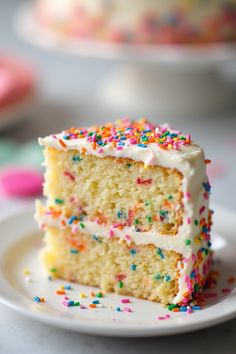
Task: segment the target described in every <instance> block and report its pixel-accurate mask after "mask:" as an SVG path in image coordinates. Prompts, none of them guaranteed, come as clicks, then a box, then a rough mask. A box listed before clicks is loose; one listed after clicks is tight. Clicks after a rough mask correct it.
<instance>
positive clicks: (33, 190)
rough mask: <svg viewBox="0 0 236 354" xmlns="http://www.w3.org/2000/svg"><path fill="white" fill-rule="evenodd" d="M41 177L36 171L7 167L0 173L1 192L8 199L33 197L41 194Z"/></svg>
mask: <svg viewBox="0 0 236 354" xmlns="http://www.w3.org/2000/svg"><path fill="white" fill-rule="evenodd" d="M42 183H43V176H42V173H40V172H39V171H36V170H32V169H28V168H23V167H9V168H7V169H5V170H3V171H1V172H0V185H1V188H2V192H3V193H4V194H5V195H7V196H9V197H33V196H37V195H40V194H41V193H42Z"/></svg>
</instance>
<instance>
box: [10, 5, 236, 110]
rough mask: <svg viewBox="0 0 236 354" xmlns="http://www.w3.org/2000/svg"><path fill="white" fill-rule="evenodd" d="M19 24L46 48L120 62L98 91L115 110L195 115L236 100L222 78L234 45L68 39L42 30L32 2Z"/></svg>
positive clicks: (21, 11) (25, 35)
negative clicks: (122, 42)
mask: <svg viewBox="0 0 236 354" xmlns="http://www.w3.org/2000/svg"><path fill="white" fill-rule="evenodd" d="M15 26H16V29H17V31H18V33H19V34H20V35H21V36H22V37H23V38H24V39H26V40H28V41H30V42H31V43H33V44H35V45H38V46H41V47H43V48H45V49H49V50H57V51H62V52H63V53H68V54H73V55H78V56H86V57H93V58H94V59H98V58H100V59H106V60H112V61H114V62H116V63H117V64H119V66H118V69H117V70H115V71H114V73H113V74H112V76H110V77H107V78H105V79H104V82H103V83H102V85H101V89H100V92H98V96H99V97H98V98H99V100H100V102H103V103H105V104H106V105H107V106H109V107H112V108H113V109H114V108H115V109H118V110H120V109H122V110H125V111H126V112H127V113H138V114H150V113H155V114H160V115H162V116H163V117H165V116H172V117H173V116H174V115H175V116H192V117H193V116H196V115H198V116H199V115H203V114H209V113H215V112H219V111H222V110H224V109H225V108H226V107H228V106H229V105H230V104H231V103H232V102H233V101H234V99H235V94H234V91H233V89H232V87H230V85H228V84H227V82H225V81H224V80H223V78H222V75H221V69H222V67H223V66H224V65H225V64H226V63H228V62H229V61H233V60H235V59H236V47H235V46H234V45H226V44H225V45H224V44H222V45H208V46H194V47H186V46H179V45H176V46H168V45H162V46H161V45H133V44H113V43H107V42H101V41H95V40H82V39H73V38H68V37H64V36H62V35H59V34H57V33H55V32H54V31H51V30H48V29H45V28H44V27H42V26H41V25H40V24H39V23H38V22H37V20H36V17H35V13H34V8H33V6H32V4H23V5H22V6H21V7H20V8H19V10H18V12H17V15H16V18H15Z"/></svg>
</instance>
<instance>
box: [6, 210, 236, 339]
mask: <svg viewBox="0 0 236 354" xmlns="http://www.w3.org/2000/svg"><path fill="white" fill-rule="evenodd" d="M214 224H215V226H214V242H213V244H214V249H215V259H217V260H218V261H220V265H219V264H218V267H219V268H220V274H221V275H220V278H219V284H218V286H217V289H216V290H215V289H214V292H215V291H217V293H218V297H217V298H213V299H211V300H210V301H209V303H208V305H207V306H206V307H205V308H204V309H202V310H200V311H195V312H194V313H192V314H187V313H173V312H170V311H168V310H167V309H165V308H163V307H161V306H160V305H159V304H156V303H152V302H149V301H144V300H139V299H134V298H130V299H131V303H130V304H128V305H127V306H129V307H130V308H132V310H133V312H132V313H128V312H125V311H123V312H117V311H115V308H116V307H117V306H121V307H124V306H125V305H123V304H121V303H120V299H121V298H122V297H121V296H118V295H114V294H108V295H106V296H105V297H104V298H102V299H100V301H101V303H102V304H103V305H104V307H101V308H96V309H81V308H80V307H65V306H63V305H62V301H63V296H61V295H56V293H55V291H56V290H57V289H58V287H59V286H60V285H61V284H65V282H63V281H60V280H53V281H50V280H48V277H47V274H45V272H44V271H43V269H42V267H41V264H40V262H39V260H38V252H39V250H40V249H41V247H42V234H41V233H39V232H38V231H37V226H36V223H35V221H34V220H33V210H27V211H24V212H21V213H18V214H15V215H13V216H11V217H10V218H8V219H4V220H2V221H1V222H0V301H1V302H2V303H3V304H5V305H7V306H9V307H10V308H12V309H14V310H16V311H18V312H20V313H22V314H23V315H26V316H28V317H31V318H33V319H36V320H39V321H42V322H44V323H47V324H51V325H55V326H58V327H62V328H65V329H70V330H75V331H78V332H83V333H89V334H99V335H109V336H129V337H141V336H143V337H145V336H161V335H169V334H177V333H184V332H189V331H193V330H197V329H201V328H205V327H208V326H212V325H215V324H217V323H220V322H223V321H226V320H228V319H230V318H233V317H234V316H236V291H235V290H233V286H235V284H234V285H231V288H232V292H231V293H230V294H227V295H225V294H223V293H222V291H221V290H222V288H223V287H229V285H228V284H227V278H228V277H229V276H232V275H236V257H235V249H236V238H235V229H236V215H235V214H234V213H232V212H230V211H227V210H224V209H221V208H216V209H215V217H214ZM24 268H28V269H29V270H30V272H31V278H32V282H31V283H27V282H26V281H25V276H24V275H23V269H24ZM216 268H217V267H216ZM71 286H72V288H73V289H72V290H69V291H67V294H68V297H69V298H71V299H73V300H78V301H80V302H81V303H82V304H84V305H88V304H89V303H91V298H90V297H89V294H90V291H91V290H94V289H93V288H91V287H86V286H80V285H76V284H71ZM96 290H97V289H95V291H96ZM81 292H84V293H86V294H88V297H87V298H85V299H79V293H81ZM34 296H39V297H45V298H46V302H45V303H35V302H34V301H33V297H34ZM166 314H169V315H170V318H169V319H166V320H158V316H165V315H166Z"/></svg>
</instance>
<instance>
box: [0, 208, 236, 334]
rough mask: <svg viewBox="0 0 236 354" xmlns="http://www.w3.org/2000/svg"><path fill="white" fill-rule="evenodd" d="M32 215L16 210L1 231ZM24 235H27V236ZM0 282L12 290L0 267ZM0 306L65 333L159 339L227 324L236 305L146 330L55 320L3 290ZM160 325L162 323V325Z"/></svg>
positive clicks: (234, 216)
mask: <svg viewBox="0 0 236 354" xmlns="http://www.w3.org/2000/svg"><path fill="white" fill-rule="evenodd" d="M214 208H215V209H216V210H217V213H226V214H228V215H229V217H230V218H232V222H234V223H236V213H235V212H234V211H233V210H230V209H227V208H222V207H219V206H214ZM32 213H33V207H32V206H30V207H25V208H23V209H22V210H18V211H17V212H15V213H13V214H12V215H9V216H7V217H3V218H0V229H1V227H2V224H4V223H5V224H7V223H9V222H14V219H16V218H17V216H18V217H19V216H20V217H27V216H29V215H31V216H32ZM35 229H36V224H35ZM216 231H217V230H216ZM23 235H24V233H23ZM24 236H26V234H25V235H24ZM24 236H21V237H24ZM21 237H20V238H21ZM15 242H16V240H15V239H14V240H13V241H12V244H14V243H15ZM0 243H1V239H0ZM7 248H9V247H7ZM3 253H4V251H3ZM0 282H3V284H4V282H5V283H6V284H7V285H8V286H10V287H11V288H12V289H13V290H15V289H14V288H13V287H12V286H11V284H10V283H8V282H7V280H6V279H5V278H4V276H3V274H2V272H1V268H0ZM234 297H235V291H234V292H232V293H231V295H228V296H227V297H226V298H225V299H224V300H222V301H226V299H227V301H230V299H231V301H233V300H235V299H234ZM27 301H29V300H27ZM222 301H221V302H219V303H218V304H222ZM0 303H2V304H3V305H5V306H6V307H8V308H10V309H11V310H15V311H16V312H17V313H19V314H22V315H24V316H26V317H27V318H30V319H33V320H37V321H39V322H41V323H45V324H48V325H52V326H55V327H59V328H63V329H66V330H73V331H77V332H79V333H84V334H91V335H101V336H104V335H105V336H110V337H158V336H166V335H174V334H175V335H177V334H181V333H189V332H193V331H196V330H201V329H204V328H207V327H210V326H214V325H217V324H220V323H223V322H225V321H228V320H230V319H233V318H235V317H236V304H235V308H234V309H232V308H231V309H230V311H229V310H224V314H223V315H222V314H221V312H219V313H217V314H214V315H213V316H210V317H208V318H207V319H204V321H202V319H201V318H200V319H194V321H193V323H192V324H191V325H189V324H187V326H186V323H184V322H181V323H179V324H178V326H177V325H176V324H175V325H170V324H168V326H165V325H162V326H158V325H147V326H146V327H145V328H144V327H141V328H139V326H138V325H137V326H135V325H134V324H128V325H122V326H121V327H118V325H117V327H116V325H114V326H111V325H109V324H103V326H99V325H96V324H93V323H91V322H89V321H88V322H85V323H79V320H78V319H77V320H76V321H73V320H72V319H67V318H61V317H60V319H59V320H58V318H56V317H55V316H53V315H50V314H47V313H42V312H34V311H32V310H30V309H28V308H27V307H25V306H24V305H22V304H19V303H17V302H16V301H15V300H12V299H8V298H7V297H6V296H5V295H4V291H2V290H0ZM214 306H217V304H215V305H214ZM211 308H213V307H209V309H211ZM206 310H207V309H206ZM162 323H163V324H164V322H162Z"/></svg>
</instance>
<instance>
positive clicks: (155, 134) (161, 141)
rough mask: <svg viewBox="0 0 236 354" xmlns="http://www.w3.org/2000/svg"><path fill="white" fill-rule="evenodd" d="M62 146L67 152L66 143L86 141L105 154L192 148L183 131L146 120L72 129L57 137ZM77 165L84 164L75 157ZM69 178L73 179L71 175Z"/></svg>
mask: <svg viewBox="0 0 236 354" xmlns="http://www.w3.org/2000/svg"><path fill="white" fill-rule="evenodd" d="M53 137H54V138H55V139H57V141H58V142H59V144H60V145H61V146H62V147H63V148H66V147H67V144H66V142H67V141H68V140H74V139H86V141H87V142H89V143H90V144H91V146H92V148H93V149H94V150H98V153H102V152H103V150H104V148H105V147H106V146H111V147H112V148H115V149H116V150H123V148H124V147H127V146H133V145H136V146H137V147H139V148H140V149H145V148H147V147H148V145H150V144H155V145H156V146H158V147H160V148H161V149H164V150H172V149H173V150H179V149H180V148H181V147H183V146H189V145H190V144H191V136H190V134H186V135H184V134H182V133H181V132H180V131H179V130H174V129H172V128H171V127H170V126H169V125H167V124H163V125H154V124H152V123H150V122H148V121H147V119H145V118H142V119H140V120H137V121H132V120H130V119H128V118H125V119H123V120H118V121H116V122H115V123H108V124H106V125H103V126H93V127H91V128H88V129H85V128H74V127H73V128H70V129H69V130H66V131H65V132H64V133H63V136H62V139H61V138H58V137H57V136H55V135H53ZM73 161H79V162H80V161H81V158H80V157H77V156H75V157H74V158H73ZM66 175H67V176H68V177H69V178H71V179H73V176H71V175H70V174H69V173H66Z"/></svg>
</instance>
